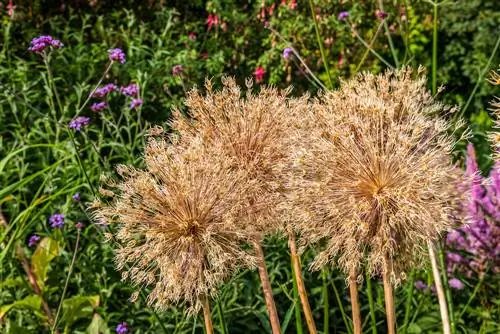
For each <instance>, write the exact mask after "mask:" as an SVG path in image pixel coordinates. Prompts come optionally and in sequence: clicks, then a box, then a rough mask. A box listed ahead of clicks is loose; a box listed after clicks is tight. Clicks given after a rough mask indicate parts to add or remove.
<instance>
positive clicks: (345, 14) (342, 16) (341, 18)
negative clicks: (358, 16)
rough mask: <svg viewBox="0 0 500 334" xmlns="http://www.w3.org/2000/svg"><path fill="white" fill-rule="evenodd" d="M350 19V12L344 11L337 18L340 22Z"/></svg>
mask: <svg viewBox="0 0 500 334" xmlns="http://www.w3.org/2000/svg"><path fill="white" fill-rule="evenodd" d="M348 17H349V12H346V11H343V12H340V13H339V15H338V17H337V18H338V19H339V21H345V20H346V19H347V18H348Z"/></svg>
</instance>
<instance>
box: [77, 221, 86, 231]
mask: <svg viewBox="0 0 500 334" xmlns="http://www.w3.org/2000/svg"><path fill="white" fill-rule="evenodd" d="M84 226H85V225H83V223H82V222H78V223H76V224H75V227H76V228H77V229H79V230H81V229H82V228H83V227H84Z"/></svg>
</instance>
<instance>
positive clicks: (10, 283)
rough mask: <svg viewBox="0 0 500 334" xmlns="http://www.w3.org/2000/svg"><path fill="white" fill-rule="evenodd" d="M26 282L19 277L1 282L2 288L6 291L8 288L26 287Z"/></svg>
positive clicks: (0, 286)
mask: <svg viewBox="0 0 500 334" xmlns="http://www.w3.org/2000/svg"><path fill="white" fill-rule="evenodd" d="M24 285H25V281H23V279H22V278H21V277H19V276H17V277H15V278H8V279H6V280H5V281H3V282H0V288H2V289H6V288H15V287H19V286H24Z"/></svg>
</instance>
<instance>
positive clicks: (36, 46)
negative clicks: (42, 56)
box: [28, 35, 64, 53]
mask: <svg viewBox="0 0 500 334" xmlns="http://www.w3.org/2000/svg"><path fill="white" fill-rule="evenodd" d="M63 46H64V45H63V44H62V43H61V41H60V40H58V39H54V38H53V37H52V36H50V35H42V36H39V37H35V38H33V39H32V40H31V46H30V47H29V48H28V50H29V51H31V52H36V53H40V52H43V51H44V50H45V49H46V48H48V47H52V48H54V49H60V48H62V47H63Z"/></svg>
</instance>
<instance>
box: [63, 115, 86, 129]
mask: <svg viewBox="0 0 500 334" xmlns="http://www.w3.org/2000/svg"><path fill="white" fill-rule="evenodd" d="M89 123H90V117H86V116H78V117H76V118H74V119H72V120H71V122H69V125H68V126H69V127H70V129H74V130H75V131H80V130H81V129H82V128H83V127H85V126H87V125H88V124H89Z"/></svg>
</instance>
